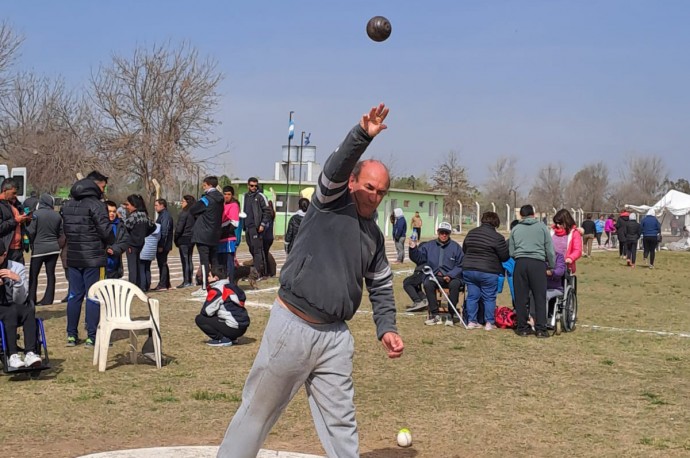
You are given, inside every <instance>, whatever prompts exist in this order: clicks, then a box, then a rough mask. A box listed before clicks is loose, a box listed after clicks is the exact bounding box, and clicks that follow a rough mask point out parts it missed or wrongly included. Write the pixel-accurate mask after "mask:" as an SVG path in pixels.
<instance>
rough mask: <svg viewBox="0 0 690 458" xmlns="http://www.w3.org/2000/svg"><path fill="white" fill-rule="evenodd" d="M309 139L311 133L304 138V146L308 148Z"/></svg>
mask: <svg viewBox="0 0 690 458" xmlns="http://www.w3.org/2000/svg"><path fill="white" fill-rule="evenodd" d="M309 137H311V132H309V135H307V136H305V137H304V146H309Z"/></svg>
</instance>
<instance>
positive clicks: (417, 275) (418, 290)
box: [403, 242, 429, 312]
mask: <svg viewBox="0 0 690 458" xmlns="http://www.w3.org/2000/svg"><path fill="white" fill-rule="evenodd" d="M425 243H426V242H425ZM421 246H422V244H419V246H418V247H417V249H419V248H420V247H421ZM425 265H426V264H420V265H418V266H417V267H415V269H414V272H412V275H410V276H409V277H406V278H405V279H404V280H403V289H404V290H405V292H406V293H407V295H408V296H410V299H412V305H410V306H409V307H408V308H407V309H406V310H405V311H406V312H418V311H420V310H424V309H426V308H427V307H428V306H429V301H428V300H427V299H426V297H425V295H424V291H423V290H422V285H423V284H424V280H426V279H427V278H426V274H425V273H424V266H425Z"/></svg>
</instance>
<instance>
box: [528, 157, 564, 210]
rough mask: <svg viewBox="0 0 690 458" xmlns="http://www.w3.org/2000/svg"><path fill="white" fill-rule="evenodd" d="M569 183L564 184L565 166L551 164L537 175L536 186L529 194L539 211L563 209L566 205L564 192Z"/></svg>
mask: <svg viewBox="0 0 690 458" xmlns="http://www.w3.org/2000/svg"><path fill="white" fill-rule="evenodd" d="M566 186H567V183H564V178H563V166H562V165H560V164H549V165H547V166H546V167H543V168H542V169H540V170H539V173H537V176H536V178H535V180H534V186H532V189H531V190H530V192H529V198H530V200H531V201H532V203H533V204H534V205H536V206H537V209H538V210H541V211H551V209H552V208H557V209H558V208H561V207H563V205H564V203H565V202H564V198H563V192H564V189H565V187H566Z"/></svg>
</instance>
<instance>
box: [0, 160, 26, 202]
mask: <svg viewBox="0 0 690 458" xmlns="http://www.w3.org/2000/svg"><path fill="white" fill-rule="evenodd" d="M10 172H11V173H10ZM5 178H12V179H14V181H16V182H17V200H19V202H22V203H23V202H24V200H26V167H14V168H13V169H12V170H11V171H10V169H9V168H7V165H5V164H0V183H2V182H3V180H4V179H5Z"/></svg>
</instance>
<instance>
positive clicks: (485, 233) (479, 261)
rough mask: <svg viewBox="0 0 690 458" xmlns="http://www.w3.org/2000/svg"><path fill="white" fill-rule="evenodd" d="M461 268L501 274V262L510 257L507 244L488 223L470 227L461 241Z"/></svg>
mask: <svg viewBox="0 0 690 458" xmlns="http://www.w3.org/2000/svg"><path fill="white" fill-rule="evenodd" d="M462 251H463V252H464V253H465V256H464V257H463V258H462V270H463V271H472V270H476V271H479V272H485V273H489V274H502V273H503V265H502V263H503V262H505V261H507V260H508V259H509V258H510V252H509V250H508V244H507V243H506V239H504V238H503V236H502V235H501V234H499V233H498V232H496V229H494V227H493V226H492V225H490V224H487V223H484V224H482V225H481V226H479V227H475V228H474V229H471V230H470V231H469V232H468V233H467V237H465V240H464V241H463V243H462Z"/></svg>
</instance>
